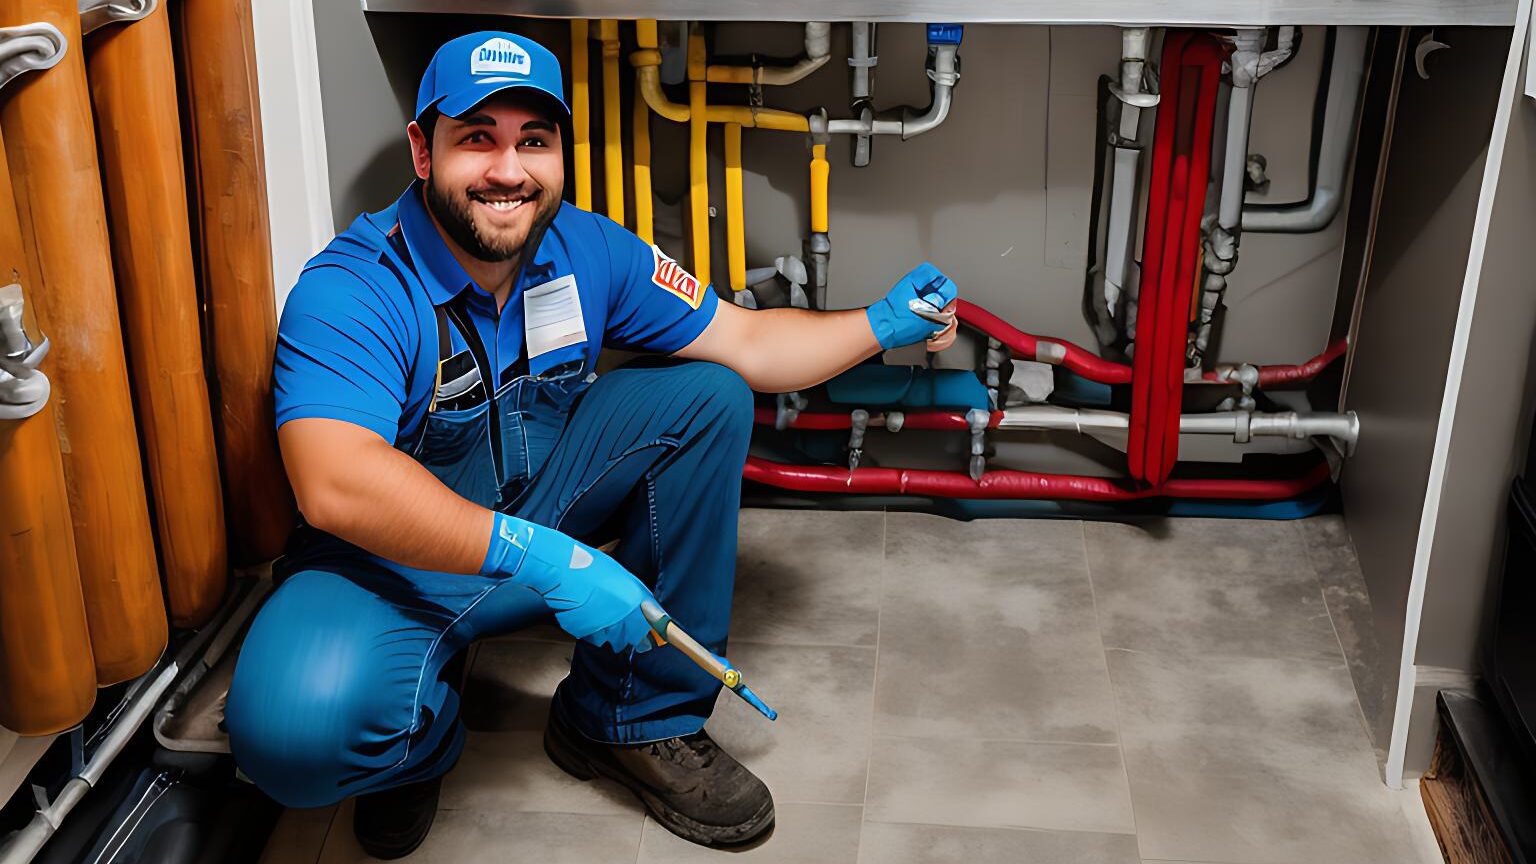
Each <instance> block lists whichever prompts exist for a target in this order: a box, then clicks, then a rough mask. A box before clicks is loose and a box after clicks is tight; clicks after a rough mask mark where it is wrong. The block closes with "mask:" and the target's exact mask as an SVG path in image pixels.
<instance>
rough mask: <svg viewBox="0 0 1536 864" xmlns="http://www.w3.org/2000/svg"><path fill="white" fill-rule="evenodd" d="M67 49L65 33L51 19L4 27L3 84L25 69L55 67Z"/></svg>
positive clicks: (0, 36)
mask: <svg viewBox="0 0 1536 864" xmlns="http://www.w3.org/2000/svg"><path fill="white" fill-rule="evenodd" d="M67 50H69V42H68V40H66V39H65V38H64V34H63V33H62V32H60V31H59V28H57V27H55V26H53V25H52V24H49V23H47V22H38V23H36V24H20V25H17V26H15V27H0V87H4V86H5V85H6V84H9V83H10V82H11V80H12V79H13V78H15V77H16V76H17V75H20V74H22V73H23V72H38V71H41V70H43V69H51V68H53V67H54V66H56V65H57V64H58V62H59V61H60V60H62V59H64V52H65V51H67Z"/></svg>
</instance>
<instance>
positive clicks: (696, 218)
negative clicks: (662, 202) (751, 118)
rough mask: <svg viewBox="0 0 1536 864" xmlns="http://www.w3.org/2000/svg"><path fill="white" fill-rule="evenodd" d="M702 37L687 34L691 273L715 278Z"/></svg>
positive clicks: (706, 94) (707, 103)
mask: <svg viewBox="0 0 1536 864" xmlns="http://www.w3.org/2000/svg"><path fill="white" fill-rule="evenodd" d="M706 65H707V64H706V62H705V54H704V37H703V36H702V35H700V34H697V33H691V34H689V36H688V110H689V121H688V124H689V125H688V206H689V214H690V216H691V219H690V221H691V222H692V223H693V225H692V227H693V275H694V276H695V277H697V278H699V279H703V280H704V282H705V283H709V282H712V281H714V280H713V279H712V278H711V276H710V272H711V271H710V269H709V151H708V150H707V149H706V148H707V147H708V145H709V102H708V90H707V88H708V87H709V85H708V84H706V83H705V82H704V69H705V66H706Z"/></svg>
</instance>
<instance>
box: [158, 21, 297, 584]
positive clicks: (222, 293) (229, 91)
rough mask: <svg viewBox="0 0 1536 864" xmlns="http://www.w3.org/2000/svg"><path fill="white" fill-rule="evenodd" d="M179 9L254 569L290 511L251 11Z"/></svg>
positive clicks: (242, 517) (212, 335)
mask: <svg viewBox="0 0 1536 864" xmlns="http://www.w3.org/2000/svg"><path fill="white" fill-rule="evenodd" d="M179 6H180V7H181V23H182V33H181V39H182V49H183V50H182V52H181V58H182V62H183V63H184V64H185V66H184V68H183V70H182V74H183V75H184V76H185V78H186V90H185V92H186V94H187V105H186V112H187V113H188V114H189V115H190V117H191V122H190V124H189V125H188V128H189V129H190V130H191V132H190V134H191V136H192V142H191V144H192V146H191V152H192V153H193V157H192V158H194V159H195V161H196V163H197V164H196V171H195V172H194V173H193V175H192V176H193V177H194V178H195V182H196V186H197V188H196V196H197V197H196V201H197V204H198V211H197V212H198V213H199V214H200V215H199V231H198V234H199V236H200V238H201V240H202V249H201V253H202V255H201V268H202V285H203V295H204V300H205V303H206V308H207V315H208V334H209V343H210V344H211V345H212V346H213V368H214V374H215V376H216V377H217V379H218V390H217V393H218V396H217V400H216V404H217V406H218V407H217V409H216V414H217V418H218V424H217V425H218V428H219V432H220V433H221V434H220V440H221V443H222V445H223V452H222V457H223V460H222V461H223V464H224V491H225V493H226V494H227V496H228V497H227V499H226V502H225V503H226V505H227V508H228V515H229V538H230V544H231V556H232V557H233V558H234V559H235V562H236V563H242V564H243V563H254V562H258V561H266V560H270V559H272V558H275V557H276V556H277V555H278V554H279V553H280V552H282V550H283V545H284V544H285V543H286V542H287V539H288V532H289V531H290V530H291V529H292V528H293V523H294V516H295V512H296V511H295V509H294V503H293V492H292V491H291V490H290V489H289V487H288V479H287V475H285V474H284V473H283V462H282V459H280V458H279V457H278V452H277V432H276V430H275V428H274V422H273V413H272V348H273V345H274V344H275V343H276V341H277V306H276V300H275V294H274V293H273V290H272V247H271V234H270V233H269V231H268V227H267V183H266V177H265V173H264V171H263V167H262V161H261V113H260V107H259V106H260V104H261V103H260V102H259V100H258V99H257V98H256V51H255V48H254V46H253V42H252V34H251V4H250V0H182V2H181V3H180V4H179Z"/></svg>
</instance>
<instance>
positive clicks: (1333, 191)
mask: <svg viewBox="0 0 1536 864" xmlns="http://www.w3.org/2000/svg"><path fill="white" fill-rule="evenodd" d="M1369 29H1370V28H1368V27H1339V28H1336V29H1335V30H1334V42H1333V57H1332V59H1331V61H1330V62H1329V71H1328V85H1327V86H1328V92H1327V95H1326V97H1325V98H1326V101H1325V103H1324V105H1323V121H1322V124H1321V125H1322V129H1321V130H1320V131H1319V133H1318V134H1319V135H1320V137H1321V144H1320V146H1319V147H1318V153H1317V167H1316V171H1315V172H1314V179H1313V186H1312V191H1311V193H1310V194H1309V195H1308V196H1307V197H1306V198H1305V199H1303V200H1301V201H1297V202H1294V203H1290V204H1248V205H1246V206H1244V207H1243V218H1242V227H1243V230H1244V231H1262V232H1268V233H1276V234H1307V233H1311V232H1314V231H1321V230H1323V229H1324V228H1327V227H1328V225H1329V223H1331V222H1332V221H1333V217H1334V216H1335V215H1337V214H1338V212H1339V206H1340V205H1341V204H1342V203H1343V201H1344V177H1345V174H1346V173H1347V171H1348V169H1349V158H1350V154H1351V152H1352V151H1353V149H1354V141H1355V113H1356V109H1357V107H1358V106H1359V103H1360V81H1361V78H1362V76H1363V75H1364V72H1365V50H1366V40H1367V38H1368V35H1369Z"/></svg>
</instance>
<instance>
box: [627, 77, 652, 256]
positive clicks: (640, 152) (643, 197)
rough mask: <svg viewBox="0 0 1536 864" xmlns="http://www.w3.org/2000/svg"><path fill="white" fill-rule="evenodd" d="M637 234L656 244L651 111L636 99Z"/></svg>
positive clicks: (635, 172)
mask: <svg viewBox="0 0 1536 864" xmlns="http://www.w3.org/2000/svg"><path fill="white" fill-rule="evenodd" d="M634 138H635V164H634V167H633V168H631V173H632V174H633V175H634V178H635V233H636V234H639V235H640V239H641V240H644V241H645V242H647V243H655V242H656V232H655V229H654V226H653V222H652V218H651V109H650V107H649V106H647V105H646V104H645V100H644V99H641V98H638V94H637V97H636V99H635V129H634Z"/></svg>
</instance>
